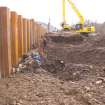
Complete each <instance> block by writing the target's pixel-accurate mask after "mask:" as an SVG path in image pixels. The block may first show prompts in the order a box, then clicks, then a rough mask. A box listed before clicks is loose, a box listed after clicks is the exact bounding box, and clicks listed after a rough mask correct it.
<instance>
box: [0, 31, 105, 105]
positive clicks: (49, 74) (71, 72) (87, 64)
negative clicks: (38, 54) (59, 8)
mask: <svg viewBox="0 0 105 105" xmlns="http://www.w3.org/2000/svg"><path fill="white" fill-rule="evenodd" d="M63 34H64V33H63ZM76 37H77V38H76ZM102 37H103V38H102ZM46 38H47V48H46V54H47V59H46V62H44V63H43V65H42V66H41V67H39V68H37V69H36V68H34V72H33V69H32V68H33V66H34V65H32V66H31V67H30V68H28V72H21V73H20V72H19V73H16V74H14V75H13V76H11V77H10V78H7V79H4V80H0V105H105V65H104V64H105V45H104V43H105V42H104V39H105V36H101V38H100V36H98V37H97V36H96V37H88V38H87V37H83V36H72V37H71V36H70V37H69V36H64V35H63V36H62V35H61V36H57V35H56V33H55V34H54V35H53V34H52V35H50V34H48V35H47V36H46ZM102 40H103V41H102ZM98 43H99V44H98ZM31 69H32V70H31Z"/></svg>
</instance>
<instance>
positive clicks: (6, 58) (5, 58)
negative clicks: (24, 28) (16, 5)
mask: <svg viewBox="0 0 105 105" xmlns="http://www.w3.org/2000/svg"><path fill="white" fill-rule="evenodd" d="M0 36H1V37H0V44H1V45H0V53H1V54H0V60H1V61H0V63H1V64H0V70H1V76H2V77H6V76H8V75H9V74H10V70H11V42H10V41H11V40H10V12H9V9H8V8H5V7H0Z"/></svg>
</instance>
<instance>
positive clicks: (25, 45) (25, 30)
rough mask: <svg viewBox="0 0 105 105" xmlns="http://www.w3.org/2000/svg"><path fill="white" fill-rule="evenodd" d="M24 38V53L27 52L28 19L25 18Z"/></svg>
mask: <svg viewBox="0 0 105 105" xmlns="http://www.w3.org/2000/svg"><path fill="white" fill-rule="evenodd" d="M23 40H24V46H23V47H24V48H23V52H24V54H26V53H27V19H25V18H24V19H23Z"/></svg>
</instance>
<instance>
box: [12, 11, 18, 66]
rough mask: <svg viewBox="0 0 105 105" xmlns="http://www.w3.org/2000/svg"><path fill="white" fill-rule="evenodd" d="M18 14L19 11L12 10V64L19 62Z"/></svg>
mask: <svg viewBox="0 0 105 105" xmlns="http://www.w3.org/2000/svg"><path fill="white" fill-rule="evenodd" d="M17 22H18V16H17V13H16V12H14V11H12V12H11V57H12V58H11V60H12V66H15V65H16V64H18V58H19V57H18V24H17Z"/></svg>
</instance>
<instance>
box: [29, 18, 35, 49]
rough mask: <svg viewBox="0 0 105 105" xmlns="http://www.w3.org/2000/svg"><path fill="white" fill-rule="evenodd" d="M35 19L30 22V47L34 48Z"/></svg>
mask: <svg viewBox="0 0 105 105" xmlns="http://www.w3.org/2000/svg"><path fill="white" fill-rule="evenodd" d="M33 21H34V19H31V20H30V47H31V49H32V48H33V45H34V40H33V39H34V26H33Z"/></svg>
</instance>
